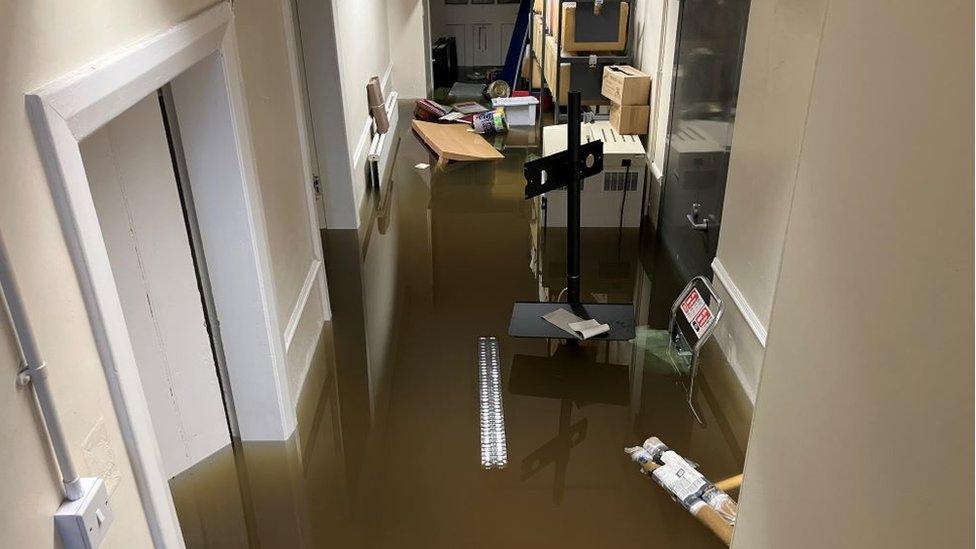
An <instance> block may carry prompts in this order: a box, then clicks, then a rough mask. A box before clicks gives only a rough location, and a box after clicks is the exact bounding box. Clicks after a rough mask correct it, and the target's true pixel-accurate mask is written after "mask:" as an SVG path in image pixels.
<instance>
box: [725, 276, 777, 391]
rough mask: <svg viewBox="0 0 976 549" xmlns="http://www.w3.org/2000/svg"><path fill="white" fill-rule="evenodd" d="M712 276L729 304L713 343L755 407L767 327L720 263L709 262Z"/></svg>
mask: <svg viewBox="0 0 976 549" xmlns="http://www.w3.org/2000/svg"><path fill="white" fill-rule="evenodd" d="M712 272H714V273H715V276H714V282H715V287H716V291H717V292H718V293H720V294H723V293H724V294H726V295H725V297H727V298H728V299H727V301H731V302H732V307H731V309H732V310H729V311H727V313H726V315H725V316H724V317H723V319H722V322H721V323H720V324H719V326H718V327H717V329H716V331H715V340H716V342H717V344H718V346H719V348H720V349H721V351H722V354H723V355H725V361H726V363H728V365H729V367H730V369H731V370H732V373H733V374H734V375H735V378H736V379H737V380H738V382H739V384H740V385H741V386H742V390H743V391H744V392H745V394H746V396H747V397H748V398H749V400H750V401H751V402H752V404H753V405H755V403H756V392H757V389H758V384H759V374H760V373H761V370H762V361H763V357H764V356H765V353H766V327H765V326H763V323H762V321H760V320H759V316H758V315H757V314H756V312H755V311H754V310H753V309H752V307H751V306H750V305H749V302H748V301H746V299H745V296H744V295H743V294H742V290H740V289H739V287H738V286H737V285H736V284H735V282H734V281H733V280H732V277H731V276H729V272H728V271H727V270H726V269H725V266H724V265H723V264H722V261H721V260H720V259H718V258H715V260H714V261H712ZM747 326H748V329H747V328H746V327H747Z"/></svg>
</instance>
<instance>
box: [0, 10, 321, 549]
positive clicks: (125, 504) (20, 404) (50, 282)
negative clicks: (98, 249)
mask: <svg viewBox="0 0 976 549" xmlns="http://www.w3.org/2000/svg"><path fill="white" fill-rule="evenodd" d="M213 3H214V2H212V1H211V0H151V1H150V0H127V1H120V0H111V1H106V2H68V1H65V0H42V1H21V0H18V1H12V2H4V3H2V4H0V75H2V80H3V86H0V127H2V128H3V132H0V165H2V166H3V167H4V174H5V177H4V183H3V184H2V185H0V235H2V237H3V238H4V242H5V243H6V245H7V247H8V249H9V253H10V258H11V261H12V263H13V270H14V272H15V274H16V276H17V278H18V281H19V283H20V286H21V288H22V291H23V297H24V301H25V303H26V306H27V308H28V311H29V314H30V316H31V320H32V322H33V324H34V326H35V330H36V332H37V338H38V340H39V343H40V345H41V347H42V349H43V352H44V353H45V355H46V359H47V361H48V368H49V372H50V379H49V382H50V384H51V388H52V391H53V393H54V397H55V399H56V401H57V403H58V407H59V409H60V411H61V414H62V420H63V423H64V427H65V431H66V435H67V442H68V445H69V447H70V449H71V452H72V455H73V457H74V458H75V460H76V462H77V463H78V466H79V468H80V470H81V472H82V473H83V474H97V473H103V472H104V473H107V474H109V475H111V476H112V479H113V480H112V482H113V484H114V490H113V492H112V495H111V503H112V505H113V507H114V509H115V511H116V513H117V520H116V522H115V524H114V525H113V526H112V529H111V531H110V532H109V537H108V539H107V540H106V542H105V543H104V544H103V545H102V547H104V548H108V549H111V548H115V547H119V548H122V547H125V548H128V547H148V546H150V545H151V541H150V537H149V529H148V526H147V524H146V522H145V518H144V515H143V511H142V505H141V502H140V499H139V495H138V493H137V489H136V485H135V481H134V479H133V475H132V470H131V464H130V462H129V460H128V458H127V456H126V451H125V445H124V444H123V442H122V439H121V434H120V431H119V427H118V423H117V422H116V420H115V411H114V408H113V406H112V401H111V398H110V396H109V392H108V386H107V384H106V381H105V376H104V373H103V370H102V366H101V363H100V360H99V357H98V353H97V351H96V348H95V344H94V341H93V338H92V334H91V330H90V327H89V320H88V316H87V312H86V309H85V306H84V303H83V301H82V297H81V293H80V291H79V287H78V284H77V282H76V280H75V274H74V270H73V268H72V263H71V260H70V258H69V255H68V252H67V248H66V245H65V242H64V238H63V236H62V232H61V227H60V224H59V222H58V216H57V213H56V211H55V208H54V204H53V201H52V197H51V192H50V188H49V186H48V183H47V180H46V178H45V176H44V172H43V169H42V166H41V162H40V158H39V156H38V152H37V148H36V145H35V142H34V137H33V135H32V132H31V129H30V125H29V123H28V120H27V114H26V109H25V106H24V94H26V93H27V92H29V91H32V90H34V89H37V88H38V87H40V86H41V85H43V84H45V83H47V82H50V81H52V80H54V79H56V78H58V77H60V76H62V75H63V74H65V73H66V72H68V71H71V70H74V69H77V68H78V67H81V66H83V65H85V64H86V63H88V62H90V61H92V60H93V59H96V58H98V57H101V56H104V55H106V54H108V53H110V52H112V51H114V50H117V49H118V48H120V47H121V46H124V45H126V44H129V43H132V42H134V41H137V40H139V39H142V38H145V37H147V36H150V35H152V34H154V33H157V32H161V31H164V30H166V29H167V28H169V27H171V26H172V25H174V24H176V23H178V22H180V21H183V20H185V19H187V18H188V17H190V16H191V15H192V14H195V13H197V12H199V11H201V10H202V9H204V8H205V7H207V6H209V5H211V4H213ZM235 6H236V8H235V11H236V12H237V14H238V16H241V15H242V12H243V11H244V10H243V8H244V2H243V1H239V2H235ZM264 24H266V25H267V27H264V29H265V31H266V32H267V34H268V35H269V36H273V35H274V34H275V33H277V32H278V31H277V27H276V22H275V21H274V20H273V19H272V20H266V21H265V22H264ZM256 28H258V27H256ZM241 34H242V35H243V34H244V33H243V32H242V33H241ZM241 42H243V39H242V40H241ZM257 53H261V52H257ZM241 57H242V59H241V61H242V64H243V65H244V68H245V82H244V84H245V87H247V88H248V90H247V93H248V99H249V107H250V114H251V115H252V116H253V114H254V113H255V112H256V111H261V112H263V111H264V110H265V109H266V110H269V111H272V112H274V114H275V116H279V117H289V116H294V114H293V110H292V111H289V110H284V109H283V108H281V107H280V105H283V104H284V103H283V102H282V103H278V100H279V99H280V97H281V96H279V95H278V94H279V93H284V92H283V91H282V90H283V89H285V90H287V89H288V88H287V86H289V85H290V84H288V81H287V80H283V81H281V82H279V85H278V86H269V87H268V88H264V89H263V90H262V95H257V96H256V97H255V94H256V92H255V91H254V90H253V89H252V88H253V86H251V85H250V80H249V78H251V77H249V76H248V74H247V71H248V69H247V67H248V66H249V64H250V63H253V62H255V60H254V58H253V55H252V54H245V53H244V52H242V55H241ZM252 77H253V73H252ZM289 94H290V92H289ZM288 97H289V100H290V95H289V96H288ZM252 129H253V128H252ZM253 133H254V135H253V141H254V148H255V149H256V150H259V151H260V150H277V148H275V147H274V144H275V143H274V142H275V141H276V140H280V139H286V138H287V136H285V135H284V133H281V132H275V133H272V134H268V133H264V132H263V131H262V132H259V131H254V132H253ZM267 162H268V160H267V159H264V160H262V159H261V158H258V169H259V176H260V177H261V185H262V192H263V189H264V188H268V189H269V191H268V192H269V193H271V192H272V190H277V191H281V192H282V193H286V194H287V193H289V192H290V191H289V190H288V189H289V188H290V187H291V186H293V185H299V184H300V182H298V181H295V180H294V179H291V178H286V177H281V178H274V179H273V180H271V181H268V180H267V179H266V178H267V177H268V176H267V175H266V174H267V173H268V172H265V171H263V168H262V163H264V164H266V163H267ZM263 194H266V193H263ZM261 207H264V205H263V204H262V205H261ZM274 209H276V210H277V211H278V212H279V213H278V214H270V215H267V225H268V226H269V233H271V234H272V235H273V234H288V230H287V229H282V230H280V231H279V229H278V228H275V227H273V226H276V225H278V224H279V223H284V222H285V221H286V220H287V219H291V218H300V217H301V216H304V215H307V214H306V213H305V212H306V211H307V210H306V209H305V208H304V206H303V207H302V208H301V209H297V208H296V209H294V210H292V209H291V208H290V207H284V208H280V209H278V208H274ZM269 241H270V243H271V248H272V249H278V250H286V251H283V252H282V253H283V254H290V253H296V254H304V253H305V251H306V250H307V249H308V248H307V247H306V246H308V244H305V243H301V242H299V241H291V242H292V245H291V246H289V245H288V244H289V241H288V239H281V240H279V239H278V238H277V237H275V236H270V237H269ZM287 250H291V252H288V251H287ZM306 257H307V256H306ZM279 261H280V262H283V263H287V264H288V265H292V264H293V262H292V259H291V256H290V255H280V256H277V257H275V263H277V262H279ZM295 263H298V262H297V261H296V262H295ZM275 276H276V277H278V276H282V275H281V274H280V273H279V272H276V273H275ZM284 278H285V279H286V280H283V281H282V282H281V287H280V288H279V287H278V286H277V281H276V282H275V283H276V291H281V288H285V289H290V290H291V291H294V289H295V284H294V279H292V278H290V277H289V276H284ZM279 295H281V296H286V295H287V294H285V293H281V294H279ZM293 302H294V299H291V300H287V299H284V298H282V299H279V303H281V304H282V305H283V306H290V305H291V304H293ZM0 324H2V326H0V364H2V370H3V371H4V372H7V373H8V374H10V375H11V376H12V375H13V374H14V372H15V371H16V369H17V359H16V357H15V356H14V353H13V350H12V349H13V348H12V347H11V346H10V345H9V337H8V336H9V328H8V327H7V324H6V320H5V319H4V320H2V321H0ZM11 379H12V378H11ZM0 409H2V412H3V414H2V416H3V418H4V420H3V421H2V422H0V438H2V440H3V441H4V442H3V444H0V456H2V458H3V462H4V463H6V464H7V465H8V466H7V467H5V468H4V470H3V472H2V473H0V480H2V481H3V484H4V486H6V487H7V489H6V490H4V491H3V493H2V495H0V502H2V503H4V504H5V505H4V506H5V507H6V508H8V509H18V512H17V513H16V514H8V515H6V516H5V517H4V518H2V519H0V531H2V532H3V536H4V544H9V545H10V546H12V547H32V548H34V547H36V548H45V547H55V546H56V539H55V538H56V534H55V533H54V529H53V523H52V521H51V513H52V512H53V511H54V509H56V508H57V505H58V503H59V502H60V499H61V497H60V494H59V492H58V483H57V477H56V472H55V470H54V469H53V467H52V466H51V461H50V458H49V457H48V456H49V453H48V449H47V446H46V444H47V442H46V440H45V439H44V436H43V435H42V434H41V433H42V431H41V429H42V426H41V425H40V424H39V422H38V421H37V415H36V413H35V412H34V408H33V403H32V397H31V395H30V392H29V391H25V390H21V389H18V388H17V387H16V386H15V385H14V384H13V383H12V382H11V383H5V384H2V387H0ZM99 426H101V427H99ZM90 432H93V434H94V437H93V438H92V439H90V440H89V442H90V443H91V442H98V439H99V437H101V436H104V443H105V444H103V445H99V446H98V448H97V451H96V452H86V451H85V450H84V448H83V447H84V444H85V440H86V438H87V437H88V435H89V433H90ZM109 458H111V459H109ZM106 466H107V468H106Z"/></svg>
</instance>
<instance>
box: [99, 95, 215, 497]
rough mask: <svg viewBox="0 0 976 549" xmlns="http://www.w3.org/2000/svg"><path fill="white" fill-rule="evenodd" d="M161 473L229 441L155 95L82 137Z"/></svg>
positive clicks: (169, 472)
mask: <svg viewBox="0 0 976 549" xmlns="http://www.w3.org/2000/svg"><path fill="white" fill-rule="evenodd" d="M81 149H82V156H83V158H84V161H85V170H86V172H87V175H88V179H89V183H90V184H91V190H92V196H93V198H94V201H95V208H96V211H97V213H98V220H99V225H100V226H101V230H102V235H103V238H104V240H105V245H106V248H107V250H108V253H109V260H110V262H111V265H112V274H113V275H114V277H115V284H116V286H117V288H118V291H119V297H120V298H121V302H122V309H123V313H124V315H125V323H126V327H127V329H128V331H129V337H130V339H131V341H132V347H133V351H134V352H135V358H136V362H137V364H138V367H139V376H140V378H141V381H142V386H143V390H144V391H145V394H146V399H147V401H148V403H149V409H150V415H151V417H152V423H153V428H154V430H155V433H156V437H157V441H158V443H159V449H160V452H161V454H162V459H163V466H164V468H165V470H166V474H167V475H168V476H169V477H170V478H172V477H174V476H176V475H177V474H179V473H181V472H183V471H185V470H186V469H188V468H189V467H191V466H192V465H194V464H195V463H198V462H200V461H201V460H202V459H204V458H206V457H207V456H209V455H211V454H213V453H214V452H215V451H217V450H218V449H220V448H223V447H224V446H226V445H227V444H230V434H229V429H228V426H227V419H226V416H225V411H224V406H223V400H222V397H221V392H220V385H219V383H218V380H217V370H216V366H215V362H214V356H213V351H212V349H211V344H210V336H209V332H208V329H207V324H206V320H205V316H204V312H203V304H202V299H201V295H200V290H199V288H198V285H197V275H196V271H195V267H194V262H193V256H192V252H191V249H190V244H189V237H188V235H187V229H186V224H185V221H184V217H183V209H182V207H183V206H182V202H181V200H180V196H179V191H178V188H177V182H176V177H175V175H174V171H173V163H172V160H171V157H170V152H169V143H168V140H167V137H166V132H165V128H164V126H163V119H162V114H161V110H160V105H159V100H158V98H157V96H156V94H152V95H150V96H149V97H147V98H146V99H144V100H142V101H141V102H139V103H138V104H136V105H135V106H133V107H132V108H131V109H129V110H127V111H126V112H124V113H123V114H122V115H120V116H119V117H118V118H116V119H115V120H113V121H112V122H110V123H109V124H108V125H106V126H105V127H103V128H101V129H100V130H98V131H97V132H95V133H94V134H92V135H91V136H90V137H89V138H87V139H86V140H85V141H83V142H82V144H81Z"/></svg>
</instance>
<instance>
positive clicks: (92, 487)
mask: <svg viewBox="0 0 976 549" xmlns="http://www.w3.org/2000/svg"><path fill="white" fill-rule="evenodd" d="M81 485H82V487H83V488H84V494H85V495H84V496H82V497H81V499H79V500H77V501H65V502H64V503H62V504H61V507H59V508H58V511H57V513H55V514H54V524H55V526H57V529H58V534H60V536H61V542H62V543H63V544H64V548H65V549H94V548H96V547H98V546H99V545H101V543H102V540H104V539H105V534H106V533H107V532H108V529H109V527H110V526H111V525H112V520H113V519H114V518H115V514H114V513H113V512H112V508H111V507H110V506H109V504H108V491H107V490H106V489H105V482H104V481H103V480H102V479H101V478H100V477H86V478H82V479H81Z"/></svg>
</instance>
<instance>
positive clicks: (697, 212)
mask: <svg viewBox="0 0 976 549" xmlns="http://www.w3.org/2000/svg"><path fill="white" fill-rule="evenodd" d="M685 217H687V218H688V222H689V223H691V228H692V229H693V230H696V231H707V230H708V229H709V228H710V227H717V226H718V224H717V223H715V222H714V221H713V218H712V216H711V215H705V216H703V215H702V214H701V204H699V203H697V202H695V203H694V204H692V205H691V213H690V214H688V215H686V216H685Z"/></svg>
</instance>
